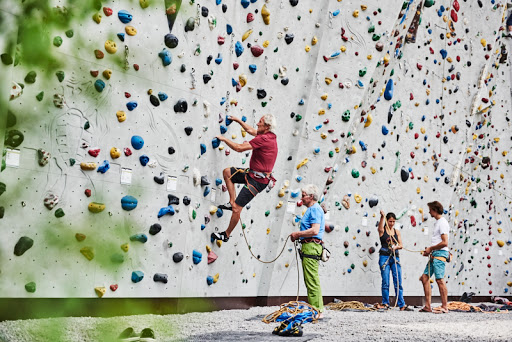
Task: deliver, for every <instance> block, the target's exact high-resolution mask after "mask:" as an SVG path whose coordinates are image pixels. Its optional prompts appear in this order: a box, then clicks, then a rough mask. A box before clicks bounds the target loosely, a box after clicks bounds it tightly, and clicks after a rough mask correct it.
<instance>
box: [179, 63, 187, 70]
mask: <svg viewBox="0 0 512 342" xmlns="http://www.w3.org/2000/svg"><path fill="white" fill-rule="evenodd" d="M180 71H181V72H185V71H187V67H186V66H185V64H182V65H181V67H180Z"/></svg>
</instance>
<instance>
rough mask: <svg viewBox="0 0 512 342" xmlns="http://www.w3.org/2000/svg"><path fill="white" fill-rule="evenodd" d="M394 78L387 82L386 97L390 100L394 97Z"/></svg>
mask: <svg viewBox="0 0 512 342" xmlns="http://www.w3.org/2000/svg"><path fill="white" fill-rule="evenodd" d="M394 87H395V86H394V84H393V80H392V79H391V78H390V79H389V80H388V82H387V83H386V90H385V91H384V98H385V99H386V100H388V101H390V100H391V99H392V98H393V90H394Z"/></svg>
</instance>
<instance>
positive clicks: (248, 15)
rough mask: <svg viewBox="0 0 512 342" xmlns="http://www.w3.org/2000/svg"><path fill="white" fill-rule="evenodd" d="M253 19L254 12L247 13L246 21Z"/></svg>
mask: <svg viewBox="0 0 512 342" xmlns="http://www.w3.org/2000/svg"><path fill="white" fill-rule="evenodd" d="M253 20H254V14H252V13H247V22H248V23H250V22H251V21H253Z"/></svg>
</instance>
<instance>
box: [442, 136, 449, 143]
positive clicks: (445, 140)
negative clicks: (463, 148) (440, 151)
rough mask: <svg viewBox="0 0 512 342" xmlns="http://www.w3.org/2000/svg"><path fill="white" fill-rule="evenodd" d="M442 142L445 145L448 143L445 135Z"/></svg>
mask: <svg viewBox="0 0 512 342" xmlns="http://www.w3.org/2000/svg"><path fill="white" fill-rule="evenodd" d="M443 142H444V143H445V144H447V143H448V136H447V135H445V136H444V137H443Z"/></svg>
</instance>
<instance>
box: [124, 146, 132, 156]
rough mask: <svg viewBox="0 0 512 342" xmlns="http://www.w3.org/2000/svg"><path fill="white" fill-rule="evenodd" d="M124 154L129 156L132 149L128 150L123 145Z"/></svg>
mask: <svg viewBox="0 0 512 342" xmlns="http://www.w3.org/2000/svg"><path fill="white" fill-rule="evenodd" d="M124 155H125V156H127V157H128V156H131V155H132V150H130V148H129V147H125V148H124Z"/></svg>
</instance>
